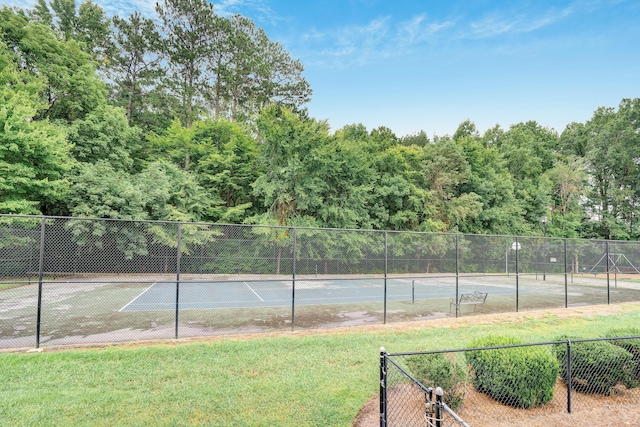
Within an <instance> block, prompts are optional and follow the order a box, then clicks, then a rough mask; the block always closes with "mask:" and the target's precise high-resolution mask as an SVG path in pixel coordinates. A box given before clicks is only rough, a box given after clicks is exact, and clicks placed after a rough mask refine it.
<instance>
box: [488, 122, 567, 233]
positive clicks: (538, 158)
mask: <svg viewBox="0 0 640 427" xmlns="http://www.w3.org/2000/svg"><path fill="white" fill-rule="evenodd" d="M494 135H495V137H496V139H495V146H496V147H497V148H498V150H499V152H500V153H501V154H502V156H503V157H504V159H505V162H506V165H507V168H508V170H509V172H510V174H511V176H512V177H513V184H514V195H515V198H516V200H517V202H518V204H519V208H520V209H521V210H522V213H523V215H522V219H523V221H521V222H520V226H519V228H518V229H517V230H513V231H514V232H517V233H519V234H534V233H541V232H542V231H541V229H542V225H541V223H540V218H541V217H542V216H544V215H548V214H549V208H550V207H551V182H550V181H549V180H548V177H547V176H546V175H545V172H546V171H548V170H549V169H551V168H552V167H553V166H554V159H555V152H556V151H557V149H558V144H559V143H558V140H559V138H558V135H557V133H556V132H555V131H554V130H552V129H549V128H545V127H542V126H540V125H539V124H538V123H536V122H534V121H529V122H526V123H518V124H516V125H513V126H511V128H510V129H509V130H508V131H506V132H504V133H500V132H495V133H494Z"/></svg>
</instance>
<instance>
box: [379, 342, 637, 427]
mask: <svg viewBox="0 0 640 427" xmlns="http://www.w3.org/2000/svg"><path fill="white" fill-rule="evenodd" d="M639 385H640V336H624V337H614V338H595V339H576V340H560V341H553V342H543V343H533V344H514V345H503V346H491V347H482V348H466V349H456V350H440V351H431V352H410V353H387V352H386V351H385V350H384V348H381V352H380V426H381V427H386V426H405V427H410V426H424V425H442V426H457V425H469V426H473V427H481V426H496V425H501V426H508V425H523V426H524V425H585V424H584V420H585V419H586V418H588V419H589V420H590V422H589V424H591V421H592V422H595V423H596V424H599V423H600V422H602V423H603V424H602V425H637V424H636V423H638V422H640V388H639V387H638V386H639ZM436 388H437V389H438V391H439V394H441V395H442V402H443V404H441V405H439V408H440V409H439V410H438V409H436V410H435V411H434V404H433V403H432V398H431V396H430V392H431V391H432V390H434V389H436ZM454 411H455V412H454ZM430 414H431V415H430ZM634 414H635V415H634ZM430 416H431V418H429V417H430ZM578 416H581V418H580V420H581V421H580V422H579V423H578V424H575V423H574V422H573V421H574V420H575V418H577V417H578ZM463 420H464V421H463ZM429 422H433V423H434V424H430V423H429ZM435 422H440V423H441V424H436V423H435ZM599 425H600V424H599Z"/></svg>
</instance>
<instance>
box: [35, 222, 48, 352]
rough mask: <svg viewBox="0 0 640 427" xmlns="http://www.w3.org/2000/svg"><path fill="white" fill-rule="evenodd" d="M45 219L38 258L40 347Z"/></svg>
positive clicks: (38, 343)
mask: <svg viewBox="0 0 640 427" xmlns="http://www.w3.org/2000/svg"><path fill="white" fill-rule="evenodd" d="M45 225H46V219H45V217H44V216H43V217H42V220H41V222H40V260H39V265H38V313H37V315H36V348H40V326H41V323H42V279H43V276H44V235H45Z"/></svg>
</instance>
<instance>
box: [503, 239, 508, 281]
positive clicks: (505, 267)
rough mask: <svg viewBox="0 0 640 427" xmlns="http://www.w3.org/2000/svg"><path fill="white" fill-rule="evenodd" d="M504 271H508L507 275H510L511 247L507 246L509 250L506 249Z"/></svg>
mask: <svg viewBox="0 0 640 427" xmlns="http://www.w3.org/2000/svg"><path fill="white" fill-rule="evenodd" d="M504 272H505V273H507V277H509V247H508V246H507V250H506V251H504Z"/></svg>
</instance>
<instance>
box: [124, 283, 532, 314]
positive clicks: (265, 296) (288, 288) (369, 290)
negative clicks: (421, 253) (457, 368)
mask: <svg viewBox="0 0 640 427" xmlns="http://www.w3.org/2000/svg"><path fill="white" fill-rule="evenodd" d="M468 286H471V284H465V285H463V287H462V288H461V289H462V290H463V291H464V289H465V288H467V287H468ZM384 288H385V287H384V279H371V278H367V279H339V280H296V281H295V292H294V290H293V281H292V280H264V281H217V282H203V281H184V282H182V281H181V282H180V286H179V287H177V286H176V282H175V281H174V282H169V281H167V282H156V283H153V284H152V285H151V286H149V287H148V288H147V289H145V290H144V291H143V292H142V293H140V294H139V295H138V296H136V297H135V298H134V299H133V300H131V301H130V302H129V303H127V304H126V305H125V306H124V307H122V308H121V309H120V310H119V311H121V312H133V311H154V310H175V308H176V296H177V300H178V306H179V308H180V309H181V310H190V309H191V310H195V309H220V308H244V307H246V308H249V307H278V306H288V305H291V303H292V301H293V300H294V299H295V304H296V305H320V304H348V303H359V302H377V301H383V300H384ZM473 288H474V289H478V288H480V289H481V290H482V291H483V292H488V293H489V294H490V295H494V296H495V295H510V294H513V292H514V290H513V286H504V285H503V286H500V285H488V284H487V283H486V282H485V283H475V284H473ZM523 291H524V292H532V291H533V290H523ZM386 296H387V301H412V300H426V299H445V298H454V297H455V296H456V289H455V282H454V281H453V280H451V283H450V284H449V283H442V281H439V282H437V283H428V282H423V281H422V282H421V281H415V280H412V279H387V292H386Z"/></svg>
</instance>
